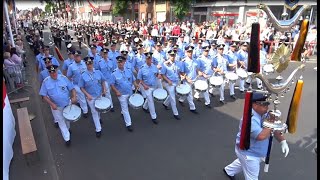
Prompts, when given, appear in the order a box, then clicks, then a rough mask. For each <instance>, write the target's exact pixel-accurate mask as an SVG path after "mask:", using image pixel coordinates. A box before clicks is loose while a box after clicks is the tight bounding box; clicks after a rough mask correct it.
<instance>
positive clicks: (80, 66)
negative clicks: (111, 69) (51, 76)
mask: <svg viewBox="0 0 320 180" xmlns="http://www.w3.org/2000/svg"><path fill="white" fill-rule="evenodd" d="M86 70H87V66H86V64H85V63H84V61H83V60H81V61H80V63H76V62H73V63H72V64H70V66H69V68H68V71H67V77H69V78H71V79H72V82H73V84H75V85H78V83H79V80H80V77H81V73H83V72H84V71H86Z"/></svg>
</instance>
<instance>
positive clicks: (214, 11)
mask: <svg viewBox="0 0 320 180" xmlns="http://www.w3.org/2000/svg"><path fill="white" fill-rule="evenodd" d="M260 3H263V4H266V5H268V6H269V8H270V9H271V11H272V12H273V13H274V15H275V17H277V18H278V19H281V18H282V17H281V15H282V13H284V12H286V13H288V18H291V17H293V16H294V15H295V13H296V12H297V11H298V10H299V8H300V7H301V6H302V5H305V4H307V5H310V6H311V9H310V10H307V11H306V12H305V13H304V14H303V18H310V17H311V23H313V24H316V21H317V16H316V15H317V2H316V1H315V0H312V1H307V0H306V1H300V2H299V3H298V6H297V7H296V8H295V9H294V10H293V11H290V10H289V9H286V8H284V1H263V2H261V1H245V0H233V1H232V0H231V1H212V2H206V1H203V0H202V1H201V0H197V1H195V3H194V4H193V5H192V7H191V19H193V20H194V21H195V22H198V23H199V22H203V21H220V20H224V22H225V23H226V24H229V25H232V24H234V23H237V22H241V23H250V22H252V21H256V20H257V19H265V20H267V18H268V17H267V16H266V14H265V13H264V12H262V11H260V10H259V9H257V5H258V4H260ZM311 12H312V13H311Z"/></svg>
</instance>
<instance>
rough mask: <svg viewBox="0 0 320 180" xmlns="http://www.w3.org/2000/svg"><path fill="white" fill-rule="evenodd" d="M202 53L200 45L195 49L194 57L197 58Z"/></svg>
mask: <svg viewBox="0 0 320 180" xmlns="http://www.w3.org/2000/svg"><path fill="white" fill-rule="evenodd" d="M201 54H202V47H201V46H200V47H199V45H198V46H196V47H195V48H194V49H193V52H192V57H193V58H195V59H197V58H198V57H199V56H200V55H201Z"/></svg>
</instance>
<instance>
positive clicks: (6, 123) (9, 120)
mask: <svg viewBox="0 0 320 180" xmlns="http://www.w3.org/2000/svg"><path fill="white" fill-rule="evenodd" d="M2 87H3V94H2V97H3V99H2V100H3V101H2V102H3V103H2V108H3V179H4V180H8V179H9V167H10V162H11V159H12V157H13V147H12V145H13V142H14V138H15V136H16V130H15V119H14V116H13V113H12V109H11V106H10V102H9V99H8V95H7V91H6V85H5V82H4V80H3V83H2Z"/></svg>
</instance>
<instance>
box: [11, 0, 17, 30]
mask: <svg viewBox="0 0 320 180" xmlns="http://www.w3.org/2000/svg"><path fill="white" fill-rule="evenodd" d="M12 6H13V7H12V11H13V13H12V18H13V22H14V30H15V31H16V35H18V29H17V21H16V2H15V0H12Z"/></svg>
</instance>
